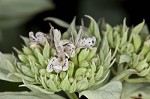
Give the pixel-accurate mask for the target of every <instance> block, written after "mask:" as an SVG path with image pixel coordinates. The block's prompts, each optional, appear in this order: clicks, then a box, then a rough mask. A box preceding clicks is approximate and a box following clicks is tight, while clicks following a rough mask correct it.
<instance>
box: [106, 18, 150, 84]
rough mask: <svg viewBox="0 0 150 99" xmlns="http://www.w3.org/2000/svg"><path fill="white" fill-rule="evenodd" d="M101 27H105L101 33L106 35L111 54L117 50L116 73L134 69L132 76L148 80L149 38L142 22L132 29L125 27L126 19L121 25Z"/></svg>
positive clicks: (149, 68)
mask: <svg viewBox="0 0 150 99" xmlns="http://www.w3.org/2000/svg"><path fill="white" fill-rule="evenodd" d="M103 27H105V28H104V29H103V30H104V31H103V32H104V34H106V35H107V38H108V42H109V45H110V48H111V49H112V51H113V52H115V49H116V48H117V51H116V58H117V59H116V63H117V68H118V70H116V71H118V73H121V72H122V71H124V70H127V69H134V70H136V72H135V73H133V74H137V75H138V77H136V78H145V79H147V80H148V79H149V78H150V64H149V61H150V59H149V57H150V55H149V53H150V38H149V33H148V30H147V28H146V25H145V24H144V21H143V22H142V23H140V24H139V25H137V26H135V27H134V28H130V27H127V26H126V19H124V23H123V25H120V26H119V25H118V26H114V27H111V26H110V25H109V24H105V25H103ZM114 74H115V73H114ZM129 76H130V75H129ZM133 78H135V77H133ZM143 81H144V80H143ZM135 82H136V81H135Z"/></svg>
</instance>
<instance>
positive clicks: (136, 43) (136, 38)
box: [133, 34, 142, 52]
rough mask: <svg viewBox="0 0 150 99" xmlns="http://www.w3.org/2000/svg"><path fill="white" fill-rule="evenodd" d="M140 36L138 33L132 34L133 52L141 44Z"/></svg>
mask: <svg viewBox="0 0 150 99" xmlns="http://www.w3.org/2000/svg"><path fill="white" fill-rule="evenodd" d="M141 43H142V41H141V37H140V36H139V35H138V34H134V35H133V45H134V49H135V52H137V51H138V50H139V48H140V46H141Z"/></svg>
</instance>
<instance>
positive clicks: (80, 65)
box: [79, 61, 89, 67]
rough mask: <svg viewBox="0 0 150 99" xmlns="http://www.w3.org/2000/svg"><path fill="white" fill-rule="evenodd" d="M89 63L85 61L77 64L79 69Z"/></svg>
mask: <svg viewBox="0 0 150 99" xmlns="http://www.w3.org/2000/svg"><path fill="white" fill-rule="evenodd" d="M88 66H89V63H88V62H87V61H83V62H82V63H81V64H79V67H88Z"/></svg>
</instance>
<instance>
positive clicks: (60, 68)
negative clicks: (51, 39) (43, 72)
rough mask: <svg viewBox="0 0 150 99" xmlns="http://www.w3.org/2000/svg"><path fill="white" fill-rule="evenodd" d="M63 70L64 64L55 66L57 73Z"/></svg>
mask: <svg viewBox="0 0 150 99" xmlns="http://www.w3.org/2000/svg"><path fill="white" fill-rule="evenodd" d="M61 70H62V66H60V65H56V66H54V71H55V72H56V73H59V72H60V71H61Z"/></svg>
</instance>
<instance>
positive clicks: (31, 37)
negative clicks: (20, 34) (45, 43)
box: [29, 32, 36, 42]
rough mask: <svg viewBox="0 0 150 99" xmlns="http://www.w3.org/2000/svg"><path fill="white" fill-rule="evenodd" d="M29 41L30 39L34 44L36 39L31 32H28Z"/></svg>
mask: <svg viewBox="0 0 150 99" xmlns="http://www.w3.org/2000/svg"><path fill="white" fill-rule="evenodd" d="M29 39H30V41H31V42H36V38H35V37H34V33H33V32H29Z"/></svg>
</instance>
